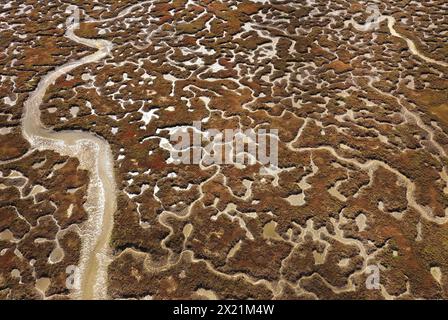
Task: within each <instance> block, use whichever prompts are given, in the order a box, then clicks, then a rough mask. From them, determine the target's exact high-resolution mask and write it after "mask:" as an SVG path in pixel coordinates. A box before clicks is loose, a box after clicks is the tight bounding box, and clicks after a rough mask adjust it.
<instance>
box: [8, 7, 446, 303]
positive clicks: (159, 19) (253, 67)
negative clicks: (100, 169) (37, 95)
mask: <svg viewBox="0 0 448 320" xmlns="http://www.w3.org/2000/svg"><path fill="white" fill-rule="evenodd" d="M138 2H139V1H132V0H129V1H119V0H107V1H101V2H100V1H77V0H64V1H62V0H61V1H59V0H51V1H47V0H43V1H37V0H16V1H2V3H1V4H0V47H1V51H0V65H1V68H0V77H1V84H0V298H1V299H42V298H45V299H71V298H76V297H78V296H77V295H78V294H79V292H78V293H76V292H74V291H73V290H71V289H69V288H68V287H67V284H66V282H67V277H68V274H67V272H66V270H67V267H68V266H77V265H79V264H81V263H82V259H81V252H82V248H83V244H84V242H85V241H87V240H86V239H87V238H88V237H89V236H90V237H95V236H97V235H92V234H90V235H89V233H88V232H86V227H85V223H86V221H87V220H88V217H89V214H93V212H94V210H92V208H90V207H89V206H87V205H86V201H87V200H86V199H87V197H88V191H89V189H88V186H89V183H90V182H91V180H92V176H91V175H90V174H89V168H86V167H83V166H82V165H81V164H80V159H79V158H78V157H77V156H76V155H73V156H66V155H61V154H59V153H57V152H55V151H52V150H44V149H42V148H40V149H37V148H34V147H33V146H32V145H31V144H30V143H29V142H28V140H27V139H25V137H24V136H23V135H22V127H21V124H22V122H21V119H22V115H23V111H24V104H25V101H26V100H27V99H28V98H29V96H30V94H31V93H32V92H33V91H34V90H36V89H37V88H38V84H39V82H40V81H41V80H42V79H43V78H44V77H45V76H46V75H47V74H49V73H51V72H52V71H54V70H55V69H56V68H57V67H59V66H61V65H63V64H65V63H67V62H70V61H77V60H79V59H81V58H82V57H86V56H88V55H91V54H93V53H95V51H96V50H97V49H96V48H93V47H89V46H86V45H83V44H82V43H79V42H75V41H73V40H72V39H69V38H68V37H67V36H66V34H65V31H66V20H67V18H68V17H69V16H70V14H71V12H70V11H68V10H66V9H67V8H68V7H69V5H75V6H77V7H78V8H79V9H80V21H81V24H80V26H79V28H78V29H77V30H76V31H75V34H76V35H77V36H78V37H80V38H88V39H104V40H107V41H110V42H111V43H112V44H113V48H112V50H111V52H110V53H109V54H108V55H107V56H106V57H105V58H103V59H101V60H99V61H96V62H92V63H86V64H83V65H80V66H79V67H77V68H75V69H73V70H71V71H70V72H68V73H67V74H64V75H62V76H60V77H59V78H58V79H57V80H56V81H55V82H54V83H53V84H51V85H50V86H49V87H48V89H47V90H46V92H45V96H44V98H43V101H42V103H41V104H40V105H39V106H38V107H39V108H40V110H41V119H40V120H41V121H42V123H43V125H45V126H46V127H48V128H52V129H53V130H55V131H63V130H65V131H67V132H69V131H73V130H77V131H80V130H81V131H86V132H90V133H92V134H95V135H96V136H98V137H101V138H102V139H104V140H105V141H107V143H108V144H109V145H110V148H111V151H112V155H113V165H114V174H115V178H114V179H115V182H116V195H109V197H110V196H114V197H115V199H116V211H115V213H114V214H113V217H112V218H113V228H112V231H111V233H110V234H109V235H108V238H107V242H106V243H107V253H108V259H106V260H107V261H106V262H107V263H106V265H105V267H106V270H107V276H106V283H105V285H104V286H103V287H101V288H100V289H99V290H100V291H102V296H103V297H107V298H137V299H148V298H152V299H204V298H217V299H235V298H237V299H420V298H424V299H447V298H448V210H447V209H448V172H447V166H448V163H447V160H448V157H447V153H448V58H447V56H448V44H447V43H448V42H447V40H448V3H447V2H446V1H445V0H430V1H410V0H402V1H398V0H393V1H385V0H384V1H376V2H374V3H376V4H377V5H378V8H379V11H380V12H381V14H382V15H384V16H389V17H394V18H395V19H396V24H395V26H394V30H396V32H397V33H399V34H400V35H401V36H402V37H398V36H394V35H392V33H391V30H390V28H389V27H388V21H387V20H383V21H382V22H381V23H380V25H379V27H378V28H377V29H373V30H368V31H366V30H360V29H359V28H356V27H355V24H354V23H347V21H351V20H352V21H355V22H357V23H359V24H364V22H365V21H366V20H368V18H369V15H370V13H369V12H368V11H367V8H368V5H369V3H367V2H364V1H349V0H333V1H327V0H307V1H298V0H296V1H275V0H271V1H267V0H266V1H254V0H252V1H249V0H243V1H240V0H229V1H211V0H202V1H193V0H188V1H187V0H174V1H168V0H166V1H164V0H157V1H156V0H155V1H140V5H137V6H135V4H137V3H138ZM131 5H134V6H133V7H132V10H130V11H129V12H126V10H125V9H126V8H129V7H130V6H131ZM123 10H125V11H123ZM89 21H90V22H89ZM406 39H407V40H406ZM410 44H414V45H415V48H416V49H415V50H411V48H410ZM416 50H417V51H418V52H415V51H416ZM417 53H419V54H417ZM194 121H202V130H204V131H205V130H207V129H210V128H217V129H218V130H225V129H237V128H240V129H244V130H245V129H248V128H253V129H263V128H266V129H268V128H271V129H278V130H279V156H278V159H279V170H278V171H277V172H275V173H272V174H271V175H261V174H260V171H259V169H260V164H259V163H256V164H247V165H243V166H238V165H231V164H229V165H225V164H223V165H210V166H199V165H196V164H190V165H187V164H175V163H172V162H171V161H169V160H170V154H169V152H168V151H167V150H166V149H165V148H164V147H163V143H164V141H166V139H168V138H169V133H170V130H172V128H176V127H189V126H192V124H193V122H194ZM84 263H91V262H89V261H87V262H85V261H84ZM369 266H377V267H378V268H379V275H380V281H379V283H380V287H379V288H378V289H375V288H373V289H372V288H370V289H369V288H367V286H366V280H367V279H368V277H369V273H368V272H367V270H368V269H369ZM81 276H82V275H81ZM82 289H83V288H81V289H80V290H81V291H82Z"/></svg>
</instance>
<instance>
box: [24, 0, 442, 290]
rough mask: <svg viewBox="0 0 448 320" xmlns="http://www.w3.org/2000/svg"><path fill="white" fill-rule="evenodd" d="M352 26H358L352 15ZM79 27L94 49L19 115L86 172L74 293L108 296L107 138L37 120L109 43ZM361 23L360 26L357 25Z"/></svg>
mask: <svg viewBox="0 0 448 320" xmlns="http://www.w3.org/2000/svg"><path fill="white" fill-rule="evenodd" d="M149 2H151V1H143V2H140V3H138V4H135V5H133V6H129V7H127V8H126V9H124V10H123V11H121V12H120V13H119V14H118V15H117V16H116V17H115V18H108V19H104V20H89V21H88V22H106V21H111V20H114V19H117V18H120V17H123V16H125V15H127V14H129V13H131V12H132V10H133V9H134V8H135V7H139V6H141V5H143V4H145V3H149ZM380 19H381V21H384V20H387V21H388V27H389V30H390V32H391V34H392V35H393V36H397V37H400V38H402V39H404V40H405V41H406V42H407V44H408V46H409V49H410V50H411V51H412V53H413V54H415V55H417V56H419V57H420V58H421V59H423V60H424V61H426V62H429V63H437V64H439V65H442V66H448V64H446V63H444V62H439V61H435V60H433V59H431V58H428V57H426V56H424V55H423V54H421V53H420V52H419V51H418V50H417V48H416V46H415V44H414V43H413V42H412V41H411V40H409V39H408V38H406V37H404V36H402V35H400V34H398V33H397V32H396V31H395V29H394V24H395V19H394V18H393V17H385V16H382V17H381V18H380ZM348 23H352V24H353V25H355V26H358V27H360V25H358V24H357V23H356V22H355V21H353V20H351V21H348ZM78 27H79V25H78V24H77V23H73V24H72V25H71V26H68V27H67V31H66V36H67V37H68V38H69V39H71V40H73V41H74V42H76V43H79V44H82V45H85V46H88V47H91V48H95V49H98V50H97V51H96V52H95V53H93V54H90V55H88V56H85V57H83V58H81V59H79V60H77V61H73V62H68V63H66V64H64V65H62V66H60V67H58V68H56V69H55V70H53V71H51V72H49V73H48V74H47V75H46V76H44V77H43V78H42V79H41V81H40V82H39V84H38V86H37V88H36V89H35V90H34V91H33V92H32V93H31V94H30V96H29V97H28V99H27V100H26V102H25V104H24V115H23V118H22V131H23V135H24V137H25V138H26V139H27V140H28V141H29V142H30V144H31V146H32V148H34V149H38V150H53V151H55V152H58V153H60V154H62V155H66V156H70V157H76V158H78V159H79V161H80V164H81V168H84V169H86V170H88V171H89V173H90V182H89V187H88V195H87V201H86V204H85V208H86V210H87V212H88V220H87V222H86V225H85V227H84V228H82V234H81V237H82V242H83V245H82V250H81V259H80V264H79V270H80V287H79V289H78V290H76V291H75V293H74V295H75V297H77V298H82V299H105V298H107V290H106V287H107V286H106V282H107V266H108V264H109V262H110V252H109V250H110V248H109V240H110V235H111V232H112V227H113V216H114V212H115V210H116V207H117V203H116V188H117V187H116V181H115V177H114V163H113V161H114V160H113V159H114V158H113V156H112V152H111V148H110V146H109V143H108V142H107V141H106V140H105V139H103V138H101V137H99V136H97V135H95V134H93V133H90V132H86V131H79V130H65V131H58V132H56V131H54V130H52V129H50V128H46V127H45V126H44V125H43V123H42V122H41V112H40V105H41V104H42V101H43V98H44V96H45V94H46V92H47V89H48V88H49V86H51V85H52V84H53V83H55V81H56V80H57V79H58V78H59V77H61V76H64V75H66V74H67V73H69V72H70V71H72V70H74V69H75V68H78V67H80V66H83V65H85V64H89V63H93V62H97V61H100V60H102V59H104V58H105V57H107V56H108V55H109V54H110V53H111V50H112V48H113V44H112V42H110V41H106V40H92V39H85V38H81V37H78V36H77V35H76V34H75V33H74V31H75V30H76V29H77V28H78ZM361 27H362V26H361Z"/></svg>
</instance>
